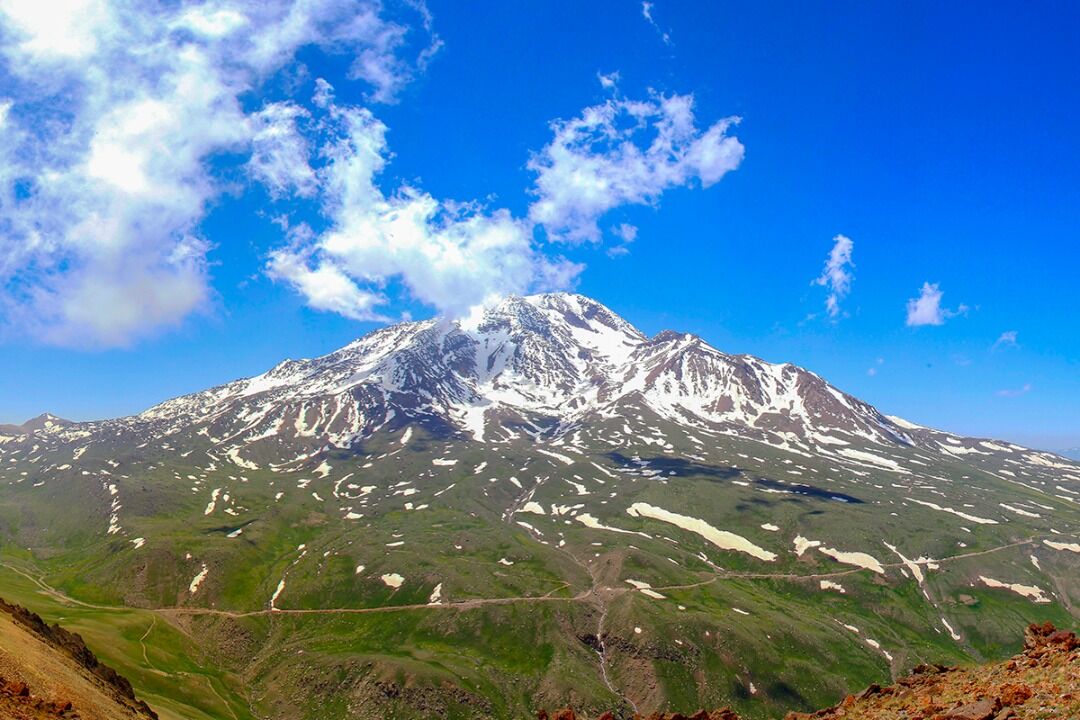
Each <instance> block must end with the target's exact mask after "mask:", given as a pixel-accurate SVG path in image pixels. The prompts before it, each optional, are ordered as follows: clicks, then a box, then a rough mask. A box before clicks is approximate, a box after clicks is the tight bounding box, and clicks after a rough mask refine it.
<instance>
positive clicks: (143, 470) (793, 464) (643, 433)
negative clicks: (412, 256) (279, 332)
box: [0, 294, 1080, 720]
mask: <svg viewBox="0 0 1080 720" xmlns="http://www.w3.org/2000/svg"><path fill="white" fill-rule="evenodd" d="M1078 533H1080V464H1078V463H1076V462H1073V461H1070V460H1068V459H1066V458H1062V457H1059V456H1056V455H1053V454H1050V453H1045V452H1038V451H1033V450H1029V449H1027V448H1023V447H1021V446H1018V445H1015V444H1012V443H1007V442H1001V441H996V440H992V439H986V438H967V437H961V436H957V435H954V434H952V433H948V432H943V431H939V430H935V429H932V428H927V427H923V426H920V425H918V424H916V423H913V422H910V421H908V420H905V419H901V418H897V417H892V416H889V415H887V414H886V413H883V412H881V411H880V410H878V409H877V408H874V407H873V406H871V405H869V404H867V403H865V402H863V401H861V400H859V399H857V398H855V397H852V396H851V395H849V394H846V393H844V392H843V391H842V390H840V389H838V388H836V387H834V386H832V385H830V384H829V383H828V382H826V381H825V380H824V379H823V378H821V377H819V376H818V375H816V374H814V373H813V372H810V371H808V370H806V369H803V368H799V367H797V366H794V365H791V364H773V363H768V362H765V361H763V360H761V359H758V358H755V357H751V356H747V355H732V354H728V353H724V352H721V351H720V350H717V349H715V348H712V347H710V346H709V345H708V344H707V343H705V342H704V341H703V340H702V339H700V338H697V337H694V336H692V335H687V334H682V333H676V332H670V331H668V332H662V333H659V334H658V335H656V336H654V337H651V338H650V337H646V336H645V335H644V334H643V333H641V332H639V331H638V330H637V329H635V328H634V327H633V326H631V325H630V324H629V323H627V322H626V321H625V320H623V319H622V318H620V317H618V316H617V315H615V314H614V313H613V312H611V310H609V309H608V308H606V307H604V306H603V305H601V304H599V303H597V302H595V301H592V300H590V299H588V298H584V297H582V296H578V295H565V294H553V295H538V296H531V297H527V298H510V299H508V300H506V301H505V302H503V303H502V304H500V305H498V306H496V307H493V308H490V309H489V310H488V311H487V312H486V313H485V314H484V315H482V316H481V317H477V318H473V319H471V320H470V321H468V322H459V321H447V320H440V319H436V320H430V321H424V322H413V323H403V324H400V325H395V326H392V327H388V328H384V329H381V330H378V331H376V332H373V333H371V334H369V335H367V336H365V337H363V338H360V339H359V340H357V341H355V342H353V343H351V344H349V345H348V346H346V347H344V348H342V349H341V350H338V351H336V352H333V353H330V354H329V355H326V356H323V357H320V358H315V359H309V360H288V361H285V362H283V363H280V364H279V365H277V366H276V367H274V368H272V369H271V370H269V371H268V372H266V373H264V374H262V375H259V376H256V377H254V378H248V379H243V380H237V381H235V382H231V383H228V384H226V385H222V386H220V387H216V388H212V389H209V390H206V391H203V392H199V393H195V394H192V395H187V396H184V397H181V398H176V399H173V400H169V401H167V402H164V403H161V404H160V405H157V406H155V407H153V408H151V409H149V410H147V411H146V412H144V413H141V414H139V415H136V416H132V417H127V418H119V419H114V420H105V421H101V422H93V423H68V422H65V421H60V420H59V419H56V418H52V417H51V416H43V418H41V419H39V420H38V421H37V422H34V423H31V424H30V425H28V426H20V427H18V428H14V429H13V428H10V427H9V428H7V429H6V430H4V431H3V432H2V433H0V582H2V583H3V584H4V587H5V588H11V589H10V590H5V592H8V593H9V594H10V593H19V595H18V598H17V599H19V600H20V601H21V602H24V603H30V602H31V601H34V602H35V607H37V606H38V605H37V604H36V603H37V602H39V601H44V602H47V603H48V605H47V607H43V608H42V609H41V612H42V613H43V614H45V615H46V616H47V617H50V618H54V619H55V618H57V617H61V616H62V617H65V618H67V617H71V618H72V621H73V622H76V623H78V628H79V631H80V632H84V631H85V632H91V631H92V632H93V633H96V634H98V635H99V636H100V637H107V636H108V633H110V632H115V634H116V635H115V637H116V642H115V643H112V644H111V646H110V644H109V643H106V644H105V649H103V652H105V653H106V658H105V659H106V661H107V662H109V663H110V664H112V665H115V666H116V667H117V668H118V669H119V670H120V671H121V673H122V674H124V675H125V676H128V677H130V678H131V679H132V682H133V683H134V684H135V686H136V688H137V689H138V690H139V691H140V694H141V695H145V696H146V697H148V698H149V699H150V701H151V702H152V703H153V705H154V707H155V708H156V709H158V711H159V712H161V713H162V714H163V716H165V714H166V713H167V712H171V713H174V714H175V715H176V716H178V717H222V716H225V717H234V718H236V719H237V720H239V719H240V718H248V717H259V718H290V719H291V718H324V717H350V718H373V719H374V718H380V719H381V718H384V717H397V718H402V719H405V718H427V717H440V716H445V717H451V718H488V717H498V718H503V717H507V718H509V717H525V716H527V715H528V714H529V713H531V712H532V711H533V710H534V709H535V708H537V707H560V706H563V705H566V704H573V705H574V706H576V707H579V708H582V709H583V710H584V711H586V712H592V711H594V710H603V709H610V708H613V707H615V708H618V709H619V711H620V712H621V713H623V714H630V713H632V712H634V711H640V712H643V713H644V712H652V711H657V710H664V709H683V708H688V707H721V706H724V705H731V706H732V707H733V708H734V710H736V711H737V712H739V713H740V714H741V715H743V716H744V717H747V718H767V717H775V716H777V715H778V714H782V713H783V712H786V711H788V710H792V709H795V710H806V711H811V710H813V709H814V708H818V707H822V706H826V705H830V704H832V703H834V702H836V701H837V700H838V699H840V698H842V697H844V696H845V695H846V694H848V693H850V692H852V691H853V690H857V689H859V688H862V687H865V686H867V685H869V684H871V683H875V682H876V683H879V684H883V683H887V682H891V681H892V679H894V678H896V677H900V676H901V675H903V674H904V673H905V672H907V671H909V670H910V669H911V668H913V667H915V666H916V665H919V664H920V663H929V662H948V663H961V662H983V661H987V660H995V659H1000V658H1003V657H1006V656H1008V655H1009V654H1011V653H1012V652H1014V651H1015V650H1016V648H1017V646H1018V643H1017V639H1016V638H1015V632H1014V629H1015V628H1016V627H1018V626H1023V625H1024V624H1026V623H1028V622H1039V623H1042V622H1047V621H1049V622H1053V623H1055V624H1057V625H1058V626H1060V627H1075V625H1076V622H1077V609H1076V608H1077V607H1080V535H1078ZM67 622H68V621H67V620H66V619H65V624H66V623H67ZM210 690H212V692H209V691H210Z"/></svg>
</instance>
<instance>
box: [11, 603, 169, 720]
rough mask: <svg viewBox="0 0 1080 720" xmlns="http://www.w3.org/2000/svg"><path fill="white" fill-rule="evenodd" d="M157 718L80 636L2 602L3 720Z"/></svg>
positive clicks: (122, 719) (128, 683)
mask: <svg viewBox="0 0 1080 720" xmlns="http://www.w3.org/2000/svg"><path fill="white" fill-rule="evenodd" d="M53 718H68V719H69V720H75V719H76V718H77V719H79V720H156V719H157V715H156V714H155V713H154V711H153V710H151V709H150V708H149V707H148V706H147V705H146V703H144V702H142V701H141V700H138V699H137V698H136V697H135V693H134V691H133V690H132V687H131V683H130V682H128V681H127V679H125V678H124V677H122V676H121V675H119V674H118V673H117V672H116V671H115V670H113V669H112V668H110V667H109V666H107V665H105V664H103V663H102V662H101V661H99V660H98V658H97V657H96V656H95V655H94V653H92V652H91V651H90V649H89V648H88V647H87V646H86V643H84V642H83V639H82V638H81V637H79V635H78V634H76V633H72V632H69V631H67V630H65V629H63V628H62V627H60V626H58V625H49V624H47V623H46V622H45V621H44V620H42V619H41V617H40V616H38V615H36V614H35V613H33V612H30V611H29V610H27V609H26V608H23V607H20V606H18V605H12V604H9V603H6V602H4V601H3V600H0V719H2V720H50V719H53Z"/></svg>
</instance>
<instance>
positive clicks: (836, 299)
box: [814, 235, 855, 319]
mask: <svg viewBox="0 0 1080 720" xmlns="http://www.w3.org/2000/svg"><path fill="white" fill-rule="evenodd" d="M854 249H855V243H853V242H852V241H851V238H848V237H846V236H844V235H837V236H836V237H834V238H833V246H832V250H831V251H829V257H828V258H827V259H826V260H825V267H824V269H823V270H822V271H821V275H819V276H818V277H817V279H815V280H814V283H815V284H817V285H821V286H823V287H827V288H829V296H828V297H827V298H825V310H826V311H827V312H828V313H829V317H830V318H833V319H836V318H837V317H839V316H840V300H842V299H843V298H844V297H846V296H847V294H848V293H849V292H850V291H851V281H852V280H853V279H854V276H853V275H852V273H851V269H852V268H853V267H855V265H854V263H852V261H851V253H852V251H853V250H854Z"/></svg>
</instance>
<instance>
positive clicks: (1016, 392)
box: [996, 383, 1032, 398]
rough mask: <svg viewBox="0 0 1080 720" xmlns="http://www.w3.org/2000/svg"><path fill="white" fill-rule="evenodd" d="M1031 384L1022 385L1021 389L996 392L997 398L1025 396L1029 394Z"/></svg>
mask: <svg viewBox="0 0 1080 720" xmlns="http://www.w3.org/2000/svg"><path fill="white" fill-rule="evenodd" d="M1031 389H1032V388H1031V383H1024V384H1023V385H1022V386H1021V387H1019V388H1015V389H1005V390H998V391H997V393H996V394H997V395H998V397H1009V398H1011V397H1020V396H1021V395H1027V394H1028V393H1029V392H1031Z"/></svg>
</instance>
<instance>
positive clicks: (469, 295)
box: [0, 0, 1080, 448]
mask: <svg viewBox="0 0 1080 720" xmlns="http://www.w3.org/2000/svg"><path fill="white" fill-rule="evenodd" d="M72 3H73V8H72V12H71V13H70V16H71V17H73V18H76V19H77V20H78V22H74V21H73V22H72V24H71V25H70V27H68V26H62V27H59V28H57V27H56V23H55V20H54V18H52V17H44V18H42V17H37V16H35V13H34V12H33V5H32V4H27V6H26V7H25V8H23V9H19V8H18V7H16V6H18V5H19V3H15V5H14V6H12V7H15V9H14V10H12V9H11V8H8V10H6V11H3V10H0V18H2V19H0V28H2V29H0V44H2V47H3V56H2V60H0V68H2V69H0V134H2V135H4V137H3V138H0V140H3V143H0V145H2V146H3V147H4V149H3V150H0V188H2V193H3V197H2V199H0V257H2V258H3V259H2V260H0V328H2V331H0V343H2V345H0V422H21V421H22V420H25V419H26V418H28V417H30V416H32V415H36V414H37V413H39V412H42V411H45V410H48V411H51V412H53V413H56V414H58V415H62V416H66V417H70V418H73V419H91V418H99V417H107V416H115V415H120V414H126V413H130V412H135V411H138V410H141V409H143V408H145V407H147V406H149V405H151V404H153V403H155V402H157V401H160V400H162V399H165V398H167V397H170V396H173V395H177V394H181V393H185V392H189V391H195V390H199V389H203V388H205V387H207V386H210V385H213V384H217V383H221V382H225V381H228V380H230V379H234V378H236V377H240V376H245V375H252V374H256V373H258V372H262V371H263V370H265V369H267V368H268V367H270V366H272V365H273V364H275V363H276V362H278V361H279V360H280V359H282V358H284V357H306V356H313V355H318V354H321V353H324V352H328V351H331V350H333V349H335V348H337V347H339V346H341V345H343V344H345V343H346V342H348V341H349V340H350V339H352V338H354V337H356V336H357V335H360V334H363V333H364V332H367V331H368V330H370V329H372V328H374V327H377V326H379V325H380V324H382V323H383V322H385V321H387V319H396V318H400V317H402V316H403V315H408V316H411V317H416V318H419V317H427V316H430V315H432V314H434V313H436V312H439V311H445V312H454V313H461V312H463V311H464V310H463V306H464V307H466V308H467V306H468V305H469V304H471V303H472V302H474V301H476V300H478V299H481V298H482V297H485V296H487V295H491V294H498V293H500V292H506V291H518V290H526V289H534V288H546V287H572V288H574V289H577V290H578V291H580V292H582V293H584V294H586V295H590V296H592V297H595V298H597V299H598V300H600V301H602V302H604V303H606V304H607V305H609V306H610V307H611V308H612V309H614V310H615V311H617V312H619V313H621V314H622V315H624V316H625V317H626V318H627V319H628V320H630V321H631V322H633V323H634V324H636V325H638V326H639V327H640V328H642V329H643V330H644V331H646V332H648V333H653V332H657V331H659V330H661V329H664V328H675V329H680V330H686V331H692V332H695V333H697V334H700V335H702V336H703V337H705V338H706V339H707V340H709V341H710V342H711V343H712V344H713V345H715V346H717V347H719V348H720V349H722V350H725V351H728V352H733V353H740V352H746V353H752V354H755V355H758V356H761V357H763V358H765V359H767V360H772V361H791V362H795V363H797V364H800V365H803V366H805V367H808V368H810V369H812V370H814V371H816V372H818V373H819V374H821V375H822V376H824V377H825V378H826V379H828V380H830V381H831V382H832V383H834V384H835V385H837V386H839V387H840V388H842V389H844V390H846V391H848V392H851V393H853V394H855V395H857V396H859V397H861V398H863V399H865V400H867V401H869V402H871V403H874V404H875V405H877V406H878V407H879V408H881V409H882V410H883V411H885V412H888V413H893V414H899V415H902V416H904V417H907V418H909V419H911V420H914V421H917V422H921V423H924V424H929V425H933V426H937V427H942V428H946V429H950V430H954V431H957V432H962V433H968V434H978V435H988V436H994V437H1003V438H1007V439H1012V440H1016V441H1020V442H1024V443H1028V444H1033V445H1036V446H1040V447H1048V448H1066V447H1072V446H1078V445H1080V320H1078V319H1077V318H1078V317H1080V291H1078V290H1077V287H1078V283H1077V271H1078V268H1080V237H1078V235H1080V177H1078V176H1080V162H1078V161H1080V139H1078V137H1077V135H1076V133H1075V118H1076V116H1077V113H1078V112H1080V88H1078V87H1077V84H1076V82H1075V77H1074V75H1075V68H1076V67H1077V66H1078V65H1080V48H1078V47H1077V44H1076V43H1075V42H1074V38H1073V37H1071V36H1070V29H1071V28H1075V27H1076V26H1077V22H1078V21H1080V11H1077V10H1076V9H1075V8H1074V7H1071V6H1069V5H1067V4H1050V3H1046V4H1035V5H1032V4H1021V3H1015V4H1004V3H992V4H989V5H985V6H983V7H981V8H980V9H979V11H978V12H977V13H976V12H969V11H967V10H966V9H964V8H962V7H960V6H953V7H947V6H942V5H941V4H940V3H936V4H931V3H904V4H896V6H894V7H886V6H884V5H882V4H866V3H746V4H742V5H736V4H726V3H725V4H720V3H700V4H696V5H692V4H690V3H674V2H664V1H663V0H656V2H654V3H653V4H652V5H651V6H650V7H649V12H648V15H649V16H651V21H650V20H649V18H648V17H646V14H645V13H643V6H642V4H641V3H639V2H610V3H570V2H564V3H466V4H463V3H450V2H430V3H429V4H428V6H427V8H426V13H425V12H424V9H423V8H419V9H418V6H415V5H394V4H390V3H387V4H386V5H382V6H378V5H373V4H372V3H370V2H356V3H347V2H334V3H318V2H316V3H312V4H311V7H313V8H314V10H311V12H312V13H314V14H313V16H312V17H308V18H304V20H305V22H303V23H297V24H293V25H289V22H290V15H289V8H288V6H287V5H286V4H285V3H263V4H260V6H259V7H261V8H262V9H261V10H259V11H258V12H255V11H253V10H251V9H250V8H248V7H245V6H244V5H242V4H239V3H234V4H230V3H226V2H215V3H213V4H200V3H192V4H189V5H185V6H183V7H182V8H177V6H175V5H171V4H164V5H161V6H151V5H149V4H141V5H140V6H139V7H140V11H139V12H138V13H132V12H130V11H129V12H128V13H127V14H123V13H121V12H120V11H119V10H120V8H119V5H117V3H116V2H105V0H72ZM39 4H40V3H39ZM147 8H149V9H147ZM5 13H6V14H5ZM294 15H295V13H294ZM120 17H124V18H126V20H125V21H124V22H125V23H126V24H124V25H121V23H120V21H119V20H118V19H117V18H120ZM357 17H359V18H362V19H363V22H355V19H356V18H357ZM132 18H134V19H132ZM294 19H295V18H294ZM350 20H351V21H353V22H350ZM61 25H64V24H63V23H61ZM297 28H299V29H297ZM342 28H344V29H342ZM140 43H142V46H143V47H144V48H146V49H148V52H146V53H143V55H142V56H141V57H142V58H147V57H148V58H150V59H149V60H146V59H140V60H139V62H140V63H144V65H140V66H137V68H136V69H135V70H134V71H133V70H132V66H131V63H132V62H133V61H132V59H131V57H130V56H128V55H125V52H127V50H125V49H124V48H130V47H131V46H133V45H134V46H136V47H138V46H139V44H140ZM178 58H180V59H178ZM95 71H99V72H95ZM111 71H115V72H111ZM616 73H617V75H616ZM117 77H124V78H125V79H124V80H123V81H120V80H117V79H116V78H117ZM162 77H167V78H176V83H175V84H174V85H168V84H163V83H162V81H161V79H160V78H162ZM320 79H321V80H322V81H324V83H325V84H323V83H319V82H318V81H319V80H320ZM602 79H603V80H604V82H601V80H602ZM186 81H191V82H186ZM185 82H186V84H185ZM605 85H607V87H605ZM331 87H332V90H331V89H330V88H331ZM320 88H322V90H321V91H320ZM691 98H692V103H693V106H692V107H693V116H694V120H693V123H692V124H690V125H689V126H687V125H686V123H685V122H684V120H685V117H684V116H683V115H681V114H680V113H682V112H683V111H685V109H686V108H687V107H688V106H689V105H688V103H689V102H690V101H691ZM680 103H681V104H680ZM589 109H591V111H592V112H593V115H590V114H589V112H590V110H589ZM605 113H607V115H605ZM596 115H598V116H600V117H601V118H602V119H601V120H600V121H595V116H596ZM732 117H738V118H741V120H740V121H739V122H738V123H737V124H736V123H735V122H734V121H732V122H731V123H730V124H726V123H725V119H727V118H732ZM583 118H593V122H592V123H591V124H588V123H585V124H582V123H580V122H579V123H578V124H575V123H574V121H575V119H576V120H579V121H580V120H582V119H583ZM557 120H561V121H564V122H563V123H562V124H561V125H557V126H553V125H552V123H553V121H557ZM665 122H666V123H668V125H667V127H673V128H675V131H674V141H673V144H670V145H669V146H666V148H665V153H663V154H661V155H660V156H653V155H650V154H649V152H648V148H649V146H650V143H652V142H653V140H654V138H655V137H656V136H657V134H658V133H659V132H660V128H661V127H662V126H663V124H664V123H665ZM635 123H636V125H635ZM680 123H682V124H680ZM631 127H640V131H638V132H631V130H630V129H628V128H631ZM604 133H607V135H604ZM612 138H615V141H612ZM291 141H296V142H291ZM297 143H299V144H297ZM622 143H629V144H631V145H633V146H634V147H635V148H637V149H638V151H639V153H638V155H636V156H628V155H627V154H626V152H625V146H622V147H623V151H620V149H619V148H620V144H622ZM42 147H48V148H51V149H50V150H48V151H42V150H41V148H42ZM372 148H374V150H372ZM365 153H368V154H367V155H365ZM673 158H674V159H673ZM582 168H586V169H591V170H590V171H597V172H599V171H603V173H605V177H607V178H608V179H611V180H614V181H615V182H614V187H616V188H617V191H611V192H608V193H607V194H606V195H603V196H601V197H596V196H593V195H590V194H588V193H586V192H583V191H582V190H581V188H576V189H575V187H574V186H573V182H575V180H574V178H575V177H576V178H577V181H580V180H581V173H580V171H581V169H582ZM597 168H599V170H597ZM46 170H57V172H56V173H54V174H51V175H47V174H46ZM575 171H577V172H578V174H577V175H574V172H575ZM57 178H59V179H57ZM587 179H588V178H587ZM594 179H595V178H594ZM403 185H404V186H407V187H408V188H410V190H409V191H408V192H404V194H403V191H402V189H401V188H402V186H403ZM567 188H569V192H566V190H567ZM583 197H587V198H588V199H589V202H584V201H582V198H583ZM451 201H454V202H451ZM425 203H427V204H425ZM455 203H461V204H455ZM432 207H434V208H435V209H434V210H432ZM427 211H430V212H431V213H432V214H431V216H430V217H427V216H424V217H422V218H421V219H420V220H418V221H417V222H416V223H414V224H413V225H410V226H409V227H408V229H407V232H406V234H407V235H408V237H410V238H411V239H410V242H412V243H413V245H414V246H415V247H413V248H412V250H411V251H410V252H409V253H403V252H401V251H400V249H399V247H398V246H390V245H388V244H387V243H389V241H388V240H387V239H386V238H387V237H390V236H391V235H392V236H393V237H396V238H400V237H402V235H401V234H400V233H399V234H396V235H394V234H393V232H391V231H392V230H394V228H395V227H397V226H394V225H393V222H395V220H394V218H398V217H399V216H402V215H410V213H412V214H414V215H415V214H416V213H420V214H421V215H422V214H423V213H424V212H427ZM87 217H92V218H94V224H93V225H91V226H90V227H89V229H88V227H87V224H86V218H87ZM286 226H287V230H286V229H283V228H286ZM370 228H376V229H377V230H376V231H375V232H376V234H380V233H381V235H379V236H380V237H383V240H382V241H372V242H366V241H365V242H360V241H358V240H357V236H358V235H362V234H363V233H364V232H365V230H366V229H370ZM387 228H390V230H388V229H387ZM628 228H633V230H628ZM409 233H411V234H409ZM620 235H623V236H630V235H634V239H633V241H632V242H629V243H627V242H625V240H624V239H622V238H621V237H620ZM839 235H842V236H844V237H846V238H849V239H850V246H849V248H850V263H846V262H839V263H837V264H836V265H835V266H834V273H833V275H832V280H831V284H830V282H826V283H825V284H817V283H815V282H814V281H815V279H817V278H819V277H822V275H823V269H824V267H825V263H826V260H827V259H828V258H829V256H830V252H831V251H832V250H833V248H834V246H835V244H836V240H835V238H837V236H839ZM463 238H464V239H463ZM493 238H494V240H493ZM462 243H464V244H462ZM492 245H495V246H497V252H496V251H492V250H491V249H490V248H491V247H492ZM431 247H436V248H438V251H439V253H441V254H439V255H438V256H437V259H436V260H435V261H432V260H431V259H430V257H428V256H425V255H424V253H425V252H426V251H427V250H428V249H430V248H431ZM841 249H843V248H841ZM447 253H449V255H447ZM841 254H842V253H841ZM429 255H430V253H429ZM844 259H845V258H843V257H838V260H841V261H843V260H844ZM454 260H456V261H459V265H460V266H457V265H455V263H454V262H453V261H454ZM448 268H449V269H448ZM837 282H839V283H840V285H841V286H843V285H845V284H846V288H845V287H839V288H838V287H837V286H836V283H837ZM927 283H929V284H931V286H930V287H929V288H928V289H929V290H931V292H930V295H929V296H928V297H927V299H926V300H924V302H923V304H922V305H921V306H920V307H919V309H918V311H917V312H915V314H914V315H911V316H910V317H909V315H910V314H909V309H908V304H909V301H912V300H915V299H917V298H919V297H920V293H921V292H922V291H923V289H924V287H925V286H926V284H927ZM934 285H936V286H937V289H938V290H939V291H940V292H941V293H943V294H942V295H941V297H940V301H939V302H938V303H936V304H935V302H934V298H933V297H932V296H933V292H932V290H933V286H934ZM477 293H480V295H479V296H476V294H477ZM830 294H835V295H836V309H835V313H834V314H830V312H829V310H828V308H827V306H826V302H827V300H828V298H829V296H830ZM374 318H381V319H374ZM909 320H910V321H912V322H914V323H916V324H909ZM919 322H921V323H922V324H918V323H919Z"/></svg>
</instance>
